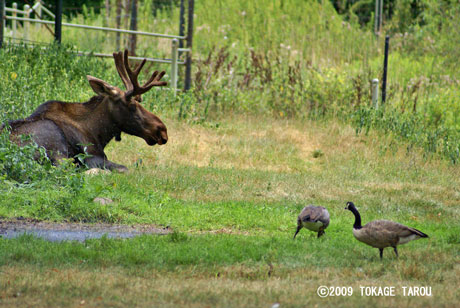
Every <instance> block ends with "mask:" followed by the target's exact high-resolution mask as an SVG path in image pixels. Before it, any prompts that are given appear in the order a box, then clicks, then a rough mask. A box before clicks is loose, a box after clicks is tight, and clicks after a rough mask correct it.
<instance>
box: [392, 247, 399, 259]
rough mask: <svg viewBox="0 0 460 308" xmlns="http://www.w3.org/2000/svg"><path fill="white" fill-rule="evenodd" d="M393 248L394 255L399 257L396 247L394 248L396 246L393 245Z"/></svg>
mask: <svg viewBox="0 0 460 308" xmlns="http://www.w3.org/2000/svg"><path fill="white" fill-rule="evenodd" d="M393 249H394V250H395V254H396V257H399V254H398V248H396V246H395V247H393Z"/></svg>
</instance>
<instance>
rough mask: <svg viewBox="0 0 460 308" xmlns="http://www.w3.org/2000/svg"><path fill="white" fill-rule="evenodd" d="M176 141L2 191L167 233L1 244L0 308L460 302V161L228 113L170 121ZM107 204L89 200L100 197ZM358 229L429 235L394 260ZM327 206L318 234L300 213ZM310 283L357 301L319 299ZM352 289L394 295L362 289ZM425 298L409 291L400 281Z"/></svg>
mask: <svg viewBox="0 0 460 308" xmlns="http://www.w3.org/2000/svg"><path fill="white" fill-rule="evenodd" d="M165 123H166V125H167V127H168V132H169V137H170V139H169V142H168V144H166V145H164V146H161V147H157V146H156V147H153V148H152V147H148V146H147V145H146V144H145V142H144V141H143V140H141V139H139V138H135V137H131V136H126V135H124V136H122V141H121V142H120V143H115V142H114V143H111V144H110V145H109V148H108V151H107V153H108V156H109V159H111V160H112V161H114V162H117V163H122V164H125V165H127V166H128V167H129V168H130V171H129V172H128V173H126V174H116V173H113V174H100V175H96V176H87V177H86V178H85V183H84V185H83V187H82V188H81V189H80V190H78V191H77V192H75V193H73V194H71V195H69V194H68V193H64V192H60V191H59V189H57V188H43V187H35V188H34V187H32V188H31V187H27V188H24V187H11V189H4V191H2V195H3V198H2V200H1V201H0V216H3V217H7V218H8V217H19V216H23V217H29V218H36V219H41V220H55V221H82V222H116V223H123V224H133V223H142V224H146V223H147V224H154V225H157V226H163V227H164V226H170V228H172V230H174V232H173V233H171V234H169V235H164V236H142V237H139V238H135V239H132V240H111V239H107V238H102V239H99V240H88V241H86V242H85V243H73V242H64V243H50V242H46V241H43V240H40V239H36V238H33V237H30V236H23V237H21V238H18V239H14V240H5V239H3V240H0V306H20V307H23V306H37V307H58V306H66V307H77V306H78V307H100V306H113V307H127V306H148V307H152V306H161V307H173V306H174V307H177V306H187V307H271V306H272V305H273V304H275V303H279V304H280V307H306V306H337V307H352V306H353V307H356V306H358V307H368V306H370V305H373V306H375V307H390V306H392V307H395V306H398V307H399V306H401V307H402V306H408V307H455V306H457V305H458V303H460V290H459V287H458V286H459V285H460V278H459V277H460V223H459V221H460V166H458V165H451V164H449V163H448V162H446V161H444V160H442V159H440V158H438V157H436V156H430V157H426V155H424V154H423V153H422V152H421V151H418V150H417V149H416V148H413V147H408V146H407V144H404V143H401V142H399V141H395V140H396V139H395V138H394V137H393V136H381V135H378V134H376V133H372V132H371V133H370V134H369V135H356V134H355V132H354V130H353V129H352V128H351V127H349V126H346V125H343V124H340V123H337V122H334V121H325V122H310V121H308V120H305V121H303V122H302V121H298V120H296V121H289V120H274V119H260V118H255V117H241V116H240V117H230V116H229V117H227V118H225V119H222V120H219V121H214V122H209V123H206V124H203V125H196V124H192V123H186V122H179V121H176V120H174V119H172V118H169V119H165ZM97 196H99V197H107V198H110V199H112V200H114V202H113V203H110V204H106V205H100V204H97V203H93V202H92V199H93V198H95V197H97ZM347 201H353V202H354V203H355V204H356V206H357V208H358V209H359V211H360V212H361V215H362V219H363V224H365V223H367V222H368V221H371V220H374V219H389V220H394V221H397V222H400V223H403V224H406V225H408V226H411V227H414V228H417V229H419V230H421V231H423V232H425V233H427V234H428V235H429V236H430V237H429V238H428V239H421V240H418V241H415V242H411V243H409V244H407V245H404V246H400V247H399V253H400V257H399V259H397V258H396V257H395V256H394V253H393V251H392V249H386V250H385V252H384V259H383V261H380V259H379V254H378V249H375V248H371V247H369V246H366V245H364V244H362V243H360V242H358V241H357V240H355V239H354V237H353V235H352V225H353V221H354V217H353V215H352V213H351V212H349V211H345V210H344V208H345V203H346V202H347ZM307 204H316V205H322V206H325V207H327V208H328V210H329V213H330V215H331V223H330V225H329V227H328V229H326V234H325V236H323V237H322V238H320V239H317V238H316V234H313V233H311V232H308V231H307V230H302V231H301V232H300V233H299V235H298V236H297V238H296V240H295V241H294V240H292V236H293V235H294V232H295V229H296V218H297V215H298V214H299V213H300V210H301V209H302V208H303V207H304V206H305V205H307ZM319 286H329V287H332V286H334V287H352V288H353V294H352V295H351V296H331V297H328V298H321V297H319V296H318V295H317V289H318V287H319ZM360 286H369V287H370V286H377V287H382V288H383V287H394V288H395V291H394V293H395V294H394V295H395V296H361V289H360ZM421 286H426V287H430V288H431V289H430V290H431V293H432V296H403V295H404V294H403V288H402V287H421Z"/></svg>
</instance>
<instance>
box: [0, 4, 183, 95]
mask: <svg viewBox="0 0 460 308" xmlns="http://www.w3.org/2000/svg"><path fill="white" fill-rule="evenodd" d="M7 12H8V13H10V14H11V15H7V14H6V13H7ZM32 12H35V13H38V14H35V18H30V14H31V13H32ZM42 12H44V13H46V14H47V15H48V16H50V17H52V18H55V15H54V14H53V13H52V12H51V11H50V10H48V9H47V8H46V7H45V6H43V3H42V1H37V2H36V3H35V4H34V5H33V6H32V8H31V7H30V6H29V5H27V4H26V5H24V9H23V10H19V9H18V8H17V3H13V7H12V8H7V7H5V16H4V18H5V19H6V20H11V28H12V30H11V37H12V38H13V39H17V38H18V34H17V21H22V22H24V26H23V39H24V40H26V41H27V40H29V27H30V23H31V22H33V23H36V25H37V26H39V25H40V24H49V25H54V24H55V22H54V21H50V20H43V19H40V17H41V13H42ZM18 14H21V15H23V16H24V17H18ZM62 26H66V27H74V28H81V29H89V30H98V31H105V32H117V33H125V34H136V35H141V36H148V37H158V38H164V39H171V59H159V58H148V57H147V58H145V59H146V60H147V61H149V62H157V63H169V64H171V70H170V78H171V82H170V87H171V89H173V90H174V91H176V90H177V77H178V65H184V64H186V61H181V60H179V52H190V49H189V48H179V40H185V39H186V38H187V37H186V36H179V35H169V34H161V33H151V32H144V31H134V30H125V29H117V28H108V27H98V26H88V25H80V24H71V23H64V22H63V23H62ZM78 54H79V55H91V56H95V57H110V58H111V57H113V55H111V54H104V53H92V52H83V51H80V52H78ZM129 59H133V60H142V59H144V58H141V57H133V56H130V57H129Z"/></svg>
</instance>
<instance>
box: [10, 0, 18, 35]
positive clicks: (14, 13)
mask: <svg viewBox="0 0 460 308" xmlns="http://www.w3.org/2000/svg"><path fill="white" fill-rule="evenodd" d="M17 9H18V4H17V3H16V2H13V10H14V11H13V17H17V16H18V13H17V12H16V10H17ZM11 27H12V28H13V40H14V39H16V35H17V32H18V24H17V22H16V20H15V19H13V20H12V21H11Z"/></svg>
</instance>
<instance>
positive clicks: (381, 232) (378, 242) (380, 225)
mask: <svg viewBox="0 0 460 308" xmlns="http://www.w3.org/2000/svg"><path fill="white" fill-rule="evenodd" d="M345 209H346V210H350V211H351V212H352V213H353V214H354V215H355V223H354V225H353V235H354V236H355V238H356V239H357V240H358V241H360V242H363V243H365V244H367V245H370V246H372V247H375V248H378V249H379V251H380V259H382V258H383V249H384V248H385V247H393V249H394V251H395V254H396V256H398V249H397V248H396V246H397V245H402V244H406V243H408V242H410V241H413V240H417V239H419V238H422V237H428V235H426V234H425V233H423V232H421V231H419V230H417V229H414V228H410V227H406V226H404V225H402V224H400V223H397V222H393V221H389V220H374V221H371V222H368V223H367V224H366V225H365V226H361V215H359V212H358V210H357V209H356V207H355V205H354V204H353V202H347V207H346V208H345Z"/></svg>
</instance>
